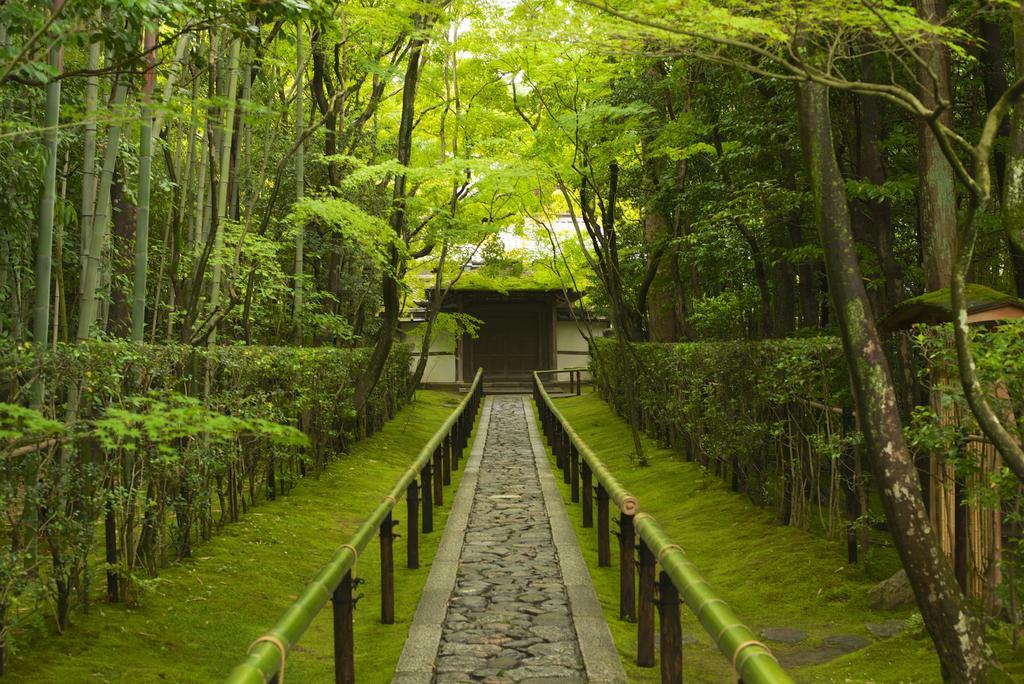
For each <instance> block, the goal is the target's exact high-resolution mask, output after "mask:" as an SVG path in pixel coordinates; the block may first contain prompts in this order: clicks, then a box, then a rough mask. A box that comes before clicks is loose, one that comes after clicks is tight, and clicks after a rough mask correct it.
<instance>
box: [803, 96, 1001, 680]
mask: <svg viewBox="0 0 1024 684" xmlns="http://www.w3.org/2000/svg"><path fill="white" fill-rule="evenodd" d="M798 112H799V117H800V127H801V133H802V139H803V145H804V152H805V157H806V164H807V168H808V171H809V172H810V175H811V189H812V193H813V196H814V209H815V220H816V223H817V225H818V230H819V233H820V238H821V243H822V247H823V249H824V252H825V265H826V271H827V274H828V281H829V288H830V291H831V296H832V300H833V303H834V306H835V311H836V314H837V316H838V319H839V326H840V332H841V336H842V341H843V347H844V349H845V352H846V357H847V360H848V362H849V364H850V369H851V383H852V389H853V394H854V398H855V400H856V405H857V411H858V415H859V417H860V424H861V430H862V432H863V434H864V439H865V443H866V444H867V447H868V452H869V453H870V454H871V455H872V457H873V458H874V460H875V467H874V472H875V474H876V480H877V483H878V489H879V493H880V495H881V498H882V502H883V505H884V507H885V512H886V516H887V518H888V520H889V523H890V525H891V528H892V534H893V540H894V541H895V543H896V547H897V550H898V552H899V554H900V557H901V559H902V560H903V566H904V568H905V569H906V571H907V576H908V577H909V579H910V583H911V586H912V587H913V590H914V595H915V597H916V598H917V603H918V607H919V608H920V610H921V614H922V616H923V617H924V621H925V626H926V627H927V629H928V632H929V634H930V635H931V637H932V640H933V642H934V643H935V647H936V650H937V651H938V654H939V659H940V661H941V663H942V669H943V673H944V678H945V680H946V681H948V682H964V683H967V682H980V681H987V674H988V672H989V668H990V667H991V664H992V655H991V652H990V651H989V649H988V647H987V646H986V644H985V641H984V639H983V632H982V625H981V623H980V621H979V620H978V619H977V617H976V616H975V615H974V613H973V612H972V611H971V609H970V607H969V606H968V605H967V602H966V599H965V597H964V595H963V593H962V592H961V591H960V588H959V587H958V586H957V583H956V578H955V577H954V576H953V570H952V568H951V567H950V565H949V562H948V561H947V560H946V558H945V556H944V555H943V554H942V553H941V551H940V550H939V548H938V544H937V542H936V539H935V536H934V534H933V532H932V529H931V522H930V520H929V518H928V513H927V511H926V510H925V506H924V501H923V500H922V498H921V487H920V483H919V480H918V476H917V471H916V469H915V468H914V461H913V458H912V457H911V455H910V452H909V450H908V448H907V444H906V442H905V440H904V437H903V424H902V421H901V419H900V414H899V410H898V408H897V405H896V393H895V390H894V387H893V382H892V377H891V374H890V371H889V364H888V361H887V360H886V357H885V354H884V352H883V349H882V345H881V340H880V338H879V336H878V330H877V328H876V327H875V322H874V318H873V316H872V314H871V311H870V306H869V302H868V298H867V293H866V291H865V289H864V281H863V277H862V274H861V270H860V265H859V262H858V260H857V253H856V248H855V245H854V242H853V236H852V231H851V224H850V213H849V208H848V205H847V195H846V188H845V184H844V180H843V176H842V174H841V172H840V170H839V165H838V163H837V161H836V156H835V150H834V147H833V142H832V132H831V123H830V119H829V106H828V90H827V89H826V88H825V87H824V86H822V85H820V84H816V83H811V82H804V83H802V84H801V85H800V86H799V92H798Z"/></svg>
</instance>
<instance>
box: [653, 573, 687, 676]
mask: <svg viewBox="0 0 1024 684" xmlns="http://www.w3.org/2000/svg"><path fill="white" fill-rule="evenodd" d="M658 595H659V599H658V618H659V620H660V622H661V681H662V684H683V631H682V628H681V626H680V624H679V592H678V591H676V585H674V584H672V578H671V577H669V576H668V573H666V572H662V573H661V576H660V577H659V581H658Z"/></svg>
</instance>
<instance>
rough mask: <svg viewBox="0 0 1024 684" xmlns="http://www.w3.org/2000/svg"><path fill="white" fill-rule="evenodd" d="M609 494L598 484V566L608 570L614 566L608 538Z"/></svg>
mask: <svg viewBox="0 0 1024 684" xmlns="http://www.w3.org/2000/svg"><path fill="white" fill-rule="evenodd" d="M608 536H609V533H608V492H607V491H605V488H604V487H602V486H601V483H600V482H599V483H598V484H597V565H598V567H601V568H607V567H608V566H610V565H611V564H612V551H611V543H610V540H609V538H608Z"/></svg>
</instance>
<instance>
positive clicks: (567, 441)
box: [533, 372, 792, 684]
mask: <svg viewBox="0 0 1024 684" xmlns="http://www.w3.org/2000/svg"><path fill="white" fill-rule="evenodd" d="M541 374H542V372H536V373H534V376H533V388H534V390H533V391H534V401H535V403H536V404H537V410H538V411H539V413H540V418H541V424H542V427H543V429H544V434H545V435H546V436H547V439H548V442H549V443H550V445H551V450H552V452H553V454H554V456H555V460H556V463H557V465H558V467H559V468H560V469H561V470H562V473H563V481H564V482H565V483H566V484H568V485H569V486H570V498H571V499H572V501H573V503H577V502H580V500H581V498H582V504H583V527H585V528H590V527H593V526H594V513H593V496H592V495H593V490H592V485H593V483H594V480H595V479H596V481H597V482H596V485H597V486H596V490H597V492H596V493H597V534H598V537H597V561H598V565H599V566H610V565H611V549H610V546H609V536H610V535H609V529H608V526H609V525H608V524H609V511H608V509H609V501H610V502H613V503H614V504H615V505H616V506H617V507H618V509H619V535H618V536H619V617H620V618H622V619H626V620H631V621H633V620H635V621H636V623H637V665H640V666H641V667H653V666H654V662H655V658H654V606H655V604H657V607H658V610H659V613H660V632H661V633H660V636H661V681H662V682H663V683H667V684H668V683H670V684H675V683H677V682H682V633H681V627H680V622H679V597H680V596H681V597H682V599H683V601H684V602H685V603H686V605H687V606H688V607H689V609H690V610H691V611H692V612H693V614H694V615H695V616H696V617H697V619H698V620H699V621H700V623H701V625H702V626H703V627H704V630H705V631H706V632H707V633H708V635H709V636H710V637H711V640H712V641H713V642H714V643H715V645H716V646H717V647H718V649H719V650H720V651H721V652H722V654H723V655H725V657H726V658H727V659H729V661H730V662H731V663H732V667H733V669H734V670H735V671H736V674H737V675H738V676H739V678H740V681H741V682H744V683H745V684H787V683H790V682H792V679H790V677H789V675H788V674H786V672H785V671H784V670H783V669H782V667H781V666H780V665H779V663H778V661H776V659H775V656H774V655H772V652H771V650H770V649H769V648H768V647H767V646H765V645H764V644H762V643H761V642H760V641H758V640H757V636H756V635H755V634H754V633H753V632H752V631H751V630H750V628H748V627H747V626H746V625H744V624H743V623H742V622H740V620H739V618H738V617H737V616H736V614H735V613H734V612H733V610H732V608H730V607H729V605H728V604H727V603H726V602H725V601H724V600H722V598H721V597H719V596H718V594H717V593H715V591H714V589H712V588H711V585H710V584H708V582H707V580H705V579H704V578H703V577H702V576H701V574H700V571H699V570H697V566H696V565H694V563H693V562H692V561H690V559H689V558H687V556H686V553H685V552H684V551H683V549H682V548H680V547H679V545H677V544H675V543H673V542H672V539H671V538H670V537H669V536H668V534H667V533H666V532H665V531H664V530H663V529H662V528H661V526H660V525H658V523H657V521H656V520H655V519H654V517H653V516H652V515H650V514H649V513H643V512H641V511H640V504H639V502H638V501H637V499H636V497H635V496H633V495H632V494H630V493H629V492H628V491H627V490H626V488H625V487H623V486H622V484H621V483H620V482H619V481H618V480H616V479H615V477H614V476H613V475H612V473H611V471H610V470H609V469H608V468H607V466H605V464H604V463H602V462H601V459H599V458H598V456H597V454H596V453H595V452H594V450H593V449H591V448H590V446H588V445H587V443H586V442H584V441H583V439H582V438H581V437H580V436H579V435H578V434H577V433H576V431H575V430H573V428H572V426H571V425H570V424H569V423H568V421H566V419H565V418H564V417H563V416H562V414H561V412H560V411H559V410H558V408H557V407H556V406H555V405H554V402H552V400H551V397H550V396H549V395H548V393H547V391H546V390H545V389H544V384H543V382H541ZM581 495H582V496H581ZM638 536H639V563H637V558H636V556H637V546H638V544H637V541H638V540H637V537H638ZM659 565H660V566H661V573H660V576H659V578H658V582H657V585H658V598H657V599H655V571H656V569H657V566H659ZM637 567H638V568H639V575H640V576H639V602H638V601H637V593H636V588H637V578H636V568H637ZM638 603H639V606H638ZM638 608H639V613H638Z"/></svg>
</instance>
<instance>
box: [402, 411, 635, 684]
mask: <svg viewBox="0 0 1024 684" xmlns="http://www.w3.org/2000/svg"><path fill="white" fill-rule="evenodd" d="M529 408H530V405H529V403H528V402H527V401H526V400H524V398H523V397H520V396H494V397H489V398H488V400H487V403H486V404H485V407H484V411H483V413H482V416H481V429H480V430H478V434H477V440H476V443H475V444H474V453H473V454H472V455H471V458H470V460H469V461H468V462H467V464H466V473H465V475H464V477H463V482H462V484H461V486H460V490H459V493H458V498H457V499H456V502H455V509H453V512H452V517H451V518H450V519H449V529H447V530H446V531H445V539H444V540H442V544H441V549H439V551H438V558H439V559H440V560H439V561H438V560H435V566H436V567H434V568H432V569H431V576H430V578H429V579H428V581H427V584H428V589H430V588H431V587H433V589H434V590H435V591H436V590H443V587H444V585H445V584H447V589H448V595H447V596H446V597H445V598H446V601H445V605H444V610H443V611H442V610H439V609H440V607H441V606H439V605H438V600H437V598H438V597H437V596H436V595H430V592H425V594H424V597H423V599H422V600H421V603H420V607H419V609H418V610H417V615H416V618H414V621H413V627H412V628H410V634H409V641H408V642H407V643H406V647H405V651H403V655H402V660H401V662H400V663H399V666H398V668H397V671H396V675H395V679H394V681H395V682H403V683H404V682H427V681H431V682H495V683H497V682H523V683H525V684H540V683H542V682H567V683H569V682H587V681H590V682H624V681H625V675H624V673H623V671H622V665H621V663H620V662H619V660H618V655H617V653H616V651H615V647H614V645H613V643H612V641H611V634H610V633H609V631H608V626H607V624H606V623H605V622H604V617H603V615H602V613H601V610H600V606H599V605H598V603H597V600H596V596H595V594H594V591H593V587H592V586H591V585H590V580H589V575H587V573H586V569H585V566H584V565H583V561H582V556H580V553H579V548H578V545H577V543H576V540H575V536H574V535H573V534H572V529H571V525H570V523H569V521H568V518H567V517H566V514H565V510H564V506H563V504H562V502H561V499H560V498H559V495H558V490H557V488H556V486H555V484H554V480H553V478H552V476H551V472H550V468H549V466H548V462H547V459H546V456H545V455H544V452H543V451H542V450H541V449H542V447H540V441H539V435H538V433H537V430H536V425H535V423H534V418H533V414H532V412H529V413H528V411H529ZM481 442H482V444H481ZM467 487H473V489H472V490H470V491H467ZM459 499H462V501H461V503H460V500H459ZM460 505H461V506H463V507H465V508H466V509H468V510H466V511H465V517H464V520H463V522H462V524H461V528H462V529H459V526H460V524H459V522H458V515H457V514H458V509H459V508H460ZM453 520H454V521H455V527H454V528H453V522H452V521H453ZM456 535H457V536H458V537H459V538H458V539H450V538H449V537H455V536H456ZM453 545H458V555H457V556H456V557H457V559H458V560H457V562H455V563H453V564H452V565H451V567H446V566H445V564H446V563H447V562H448V561H447V558H446V556H445V555H444V554H445V549H446V547H449V551H451V547H453ZM435 575H436V577H435ZM444 575H448V578H447V580H444V579H442V576H444ZM435 580H436V581H435ZM434 622H436V624H433V623H434ZM418 623H419V624H418ZM426 639H433V643H434V644H436V645H434V646H433V653H434V657H433V658H432V662H431V663H430V665H431V666H432V667H431V671H430V672H429V673H428V672H425V669H426V665H425V663H426V662H429V661H427V659H426V657H427V655H428V653H427V652H429V650H430V647H424V645H423V644H422V643H418V644H414V643H412V642H413V640H421V641H424V640H426Z"/></svg>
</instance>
